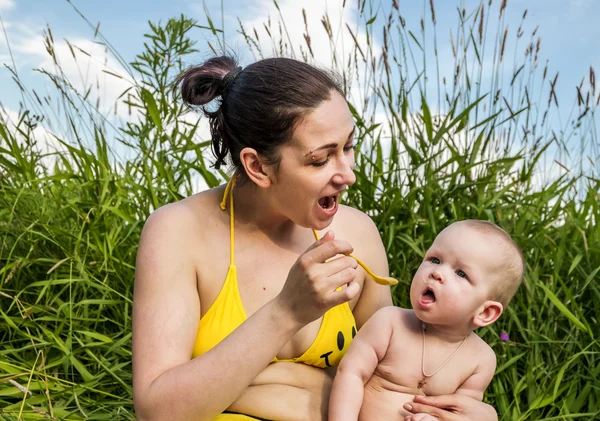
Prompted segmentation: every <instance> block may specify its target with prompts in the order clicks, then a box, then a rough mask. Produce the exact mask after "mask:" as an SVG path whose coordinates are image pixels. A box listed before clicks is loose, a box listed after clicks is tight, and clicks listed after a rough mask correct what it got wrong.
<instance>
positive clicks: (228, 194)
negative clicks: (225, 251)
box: [220, 175, 237, 266]
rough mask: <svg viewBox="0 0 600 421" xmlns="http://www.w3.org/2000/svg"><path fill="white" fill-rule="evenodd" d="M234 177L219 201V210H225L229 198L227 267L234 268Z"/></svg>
mask: <svg viewBox="0 0 600 421" xmlns="http://www.w3.org/2000/svg"><path fill="white" fill-rule="evenodd" d="M236 178H237V177H236V176H235V175H234V176H233V177H231V179H230V180H229V182H228V183H227V186H226V187H225V193H223V200H222V201H221V205H220V206H221V210H227V198H228V197H229V265H231V266H235V253H234V251H235V247H234V244H235V242H234V241H235V235H234V217H233V214H234V210H233V186H234V185H235V179H236Z"/></svg>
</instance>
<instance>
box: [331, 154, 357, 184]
mask: <svg viewBox="0 0 600 421" xmlns="http://www.w3.org/2000/svg"><path fill="white" fill-rule="evenodd" d="M333 181H334V183H336V184H342V185H346V186H351V185H352V184H354V183H355V182H356V175H355V174H354V157H351V158H349V157H346V156H344V157H343V158H342V159H341V160H340V164H339V165H338V168H337V172H336V174H335V176H334V178H333Z"/></svg>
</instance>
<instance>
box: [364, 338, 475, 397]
mask: <svg viewBox="0 0 600 421" xmlns="http://www.w3.org/2000/svg"><path fill="white" fill-rule="evenodd" d="M452 354H453V349H452V347H451V346H449V347H429V348H427V347H425V350H423V340H422V337H421V335H408V337H406V336H405V337H403V338H400V337H395V338H393V340H392V342H391V344H390V347H389V349H388V351H387V353H386V355H385V357H384V358H383V359H382V360H381V361H380V363H379V364H378V366H377V369H376V370H375V372H374V374H373V379H372V380H371V381H372V382H377V383H378V384H379V386H380V387H381V388H382V389H386V390H393V391H397V392H400V393H411V394H421V395H423V394H424V395H444V394H452V393H455V392H456V390H457V389H458V388H459V387H460V385H461V384H462V383H464V381H465V380H466V379H467V378H469V377H470V376H471V375H472V374H473V373H474V371H475V370H476V368H477V360H478V358H477V356H476V355H474V350H473V349H472V348H471V347H467V346H464V347H462V348H461V349H460V350H459V351H458V352H457V353H456V354H454V355H452Z"/></svg>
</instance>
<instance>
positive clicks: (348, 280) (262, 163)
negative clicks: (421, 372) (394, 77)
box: [133, 57, 496, 421]
mask: <svg viewBox="0 0 600 421" xmlns="http://www.w3.org/2000/svg"><path fill="white" fill-rule="evenodd" d="M178 83H181V89H182V96H183V99H184V101H185V102H186V103H187V104H189V105H192V106H202V105H205V104H208V103H209V102H211V101H212V100H213V99H215V98H221V101H220V104H219V106H218V107H217V108H216V110H215V109H213V110H212V111H210V110H209V109H206V108H203V109H204V111H205V113H206V115H207V116H208V118H209V120H210V126H211V134H212V138H213V151H214V153H215V156H216V159H217V160H216V166H217V168H218V167H219V166H220V165H221V164H223V163H224V162H225V159H226V158H228V159H229V160H231V163H232V164H233V166H234V167H235V169H236V173H235V175H234V177H233V178H232V182H231V183H230V184H229V185H228V188H227V189H225V188H224V187H219V188H215V189H211V190H208V191H205V192H202V193H200V194H196V195H194V196H191V197H189V198H187V199H185V200H182V201H180V202H177V203H173V204H170V205H167V206H164V207H162V208H160V209H158V210H157V211H156V212H154V213H153V214H152V216H151V217H150V218H149V219H148V221H147V222H146V225H145V226H144V230H143V232H142V236H141V240H140V248H139V252H138V260H137V267H136V280H135V295H134V314H133V375H134V402H135V409H136V414H137V416H138V419H139V420H141V421H146V420H171V421H176V420H185V421H191V420H228V421H229V420H253V419H267V420H285V421H287V420H321V419H325V418H326V416H325V414H326V413H327V404H328V397H329V391H330V388H331V382H332V376H333V374H334V371H333V370H334V369H331V368H330V367H335V366H336V365H337V364H338V362H339V360H340V359H341V357H342V356H343V354H344V352H345V350H346V349H347V348H348V346H349V343H350V342H351V340H352V338H353V336H354V335H355V333H356V329H359V328H360V327H361V326H362V325H363V324H364V323H365V321H366V320H367V319H368V318H369V317H370V316H371V315H372V314H373V313H374V312H375V311H376V310H378V309H379V308H381V307H383V306H387V305H391V304H392V301H391V296H390V290H389V287H386V286H381V285H377V284H375V283H374V282H373V281H372V280H371V279H370V278H369V277H368V276H367V275H366V274H365V272H364V271H363V270H362V269H360V268H357V263H356V261H355V260H354V259H352V258H350V257H348V256H344V255H346V254H349V253H353V254H355V255H356V256H359V257H360V258H361V259H362V260H363V261H364V262H365V263H366V264H367V265H368V266H369V267H370V268H371V269H372V270H373V271H374V272H375V273H377V274H379V275H384V276H385V275H387V272H388V265H387V259H386V253H385V250H384V249H383V245H382V243H381V239H380V237H379V234H378V232H377V229H376V228H375V226H374V224H373V223H372V221H371V220H370V218H369V217H367V216H366V215H365V214H363V213H361V212H359V211H358V210H356V209H353V208H349V207H346V206H342V205H339V196H340V194H341V193H342V192H343V191H344V190H345V189H346V188H347V187H348V186H350V185H352V184H353V183H354V182H355V176H354V174H353V171H352V169H353V165H354V150H353V147H354V133H355V128H354V123H353V120H352V117H351V114H350V112H349V110H348V107H347V104H346V102H345V99H344V97H343V94H342V91H341V89H340V87H339V86H338V85H337V84H336V83H335V81H334V80H333V79H332V77H331V76H330V75H329V74H327V73H325V72H323V71H320V70H318V69H315V68H314V67H312V66H310V65H307V64H305V63H302V62H298V61H295V60H290V59H284V58H274V59H266V60H261V61H259V62H257V63H254V64H252V65H250V66H248V67H247V68H246V69H244V70H241V68H239V67H236V63H235V61H234V60H233V59H231V58H228V57H218V58H212V59H210V60H208V61H207V62H206V63H204V64H203V65H202V66H199V67H196V68H192V69H190V70H188V71H187V72H185V73H184V74H183V75H182V76H181V77H180V79H179V81H178ZM334 217H335V218H334ZM311 228H312V229H314V230H316V231H315V232H314V233H313V230H311ZM326 229H327V231H323V230H326ZM317 231H320V232H321V234H322V237H321V238H320V239H319V240H318V241H315V238H314V236H316V235H317ZM334 233H335V234H334ZM336 256H342V257H339V258H336ZM272 362H274V363H273V364H271V363H272ZM300 363H303V364H300ZM418 363H419V362H417V361H416V362H415V364H418ZM442 398H444V397H442ZM445 398H446V399H447V401H443V402H442V403H438V404H437V406H438V407H441V408H443V407H453V408H454V409H453V410H452V411H446V410H441V409H439V408H437V407H436V406H426V405H425V406H424V404H425V403H429V404H433V405H436V402H435V401H430V402H422V403H417V402H415V403H414V412H430V413H433V414H434V415H436V416H438V417H439V418H440V419H442V420H475V419H478V420H487V419H489V420H494V419H496V415H495V412H494V411H493V409H491V408H490V407H489V406H487V405H485V404H482V403H481V402H477V401H475V400H471V399H468V398H467V399H464V398H463V397H459V396H449V397H445ZM438 399H440V397H438ZM434 411H438V412H434ZM242 414H244V415H242Z"/></svg>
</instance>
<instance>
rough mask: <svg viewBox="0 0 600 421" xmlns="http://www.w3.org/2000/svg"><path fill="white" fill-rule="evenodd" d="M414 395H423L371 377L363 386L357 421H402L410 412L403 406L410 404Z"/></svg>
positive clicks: (414, 390)
mask: <svg viewBox="0 0 600 421" xmlns="http://www.w3.org/2000/svg"><path fill="white" fill-rule="evenodd" d="M416 394H419V395H422V394H423V393H420V392H419V390H417V389H412V388H409V387H405V386H402V385H397V384H393V383H391V382H389V381H388V380H385V379H383V378H381V377H379V376H377V375H373V377H371V378H370V379H369V381H368V382H367V384H366V385H365V392H364V397H363V404H362V407H361V409H360V415H359V417H358V421H404V417H405V416H407V415H410V412H408V411H406V410H405V409H404V408H403V406H404V404H405V403H407V402H411V401H412V400H413V398H414V397H415V395H416Z"/></svg>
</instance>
